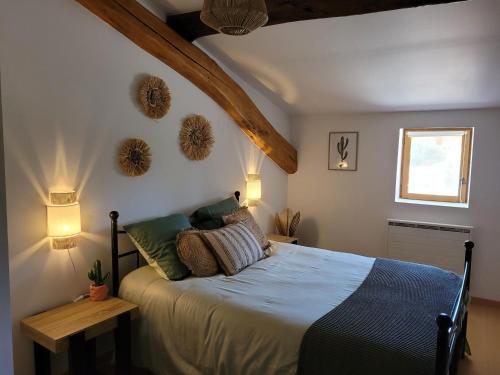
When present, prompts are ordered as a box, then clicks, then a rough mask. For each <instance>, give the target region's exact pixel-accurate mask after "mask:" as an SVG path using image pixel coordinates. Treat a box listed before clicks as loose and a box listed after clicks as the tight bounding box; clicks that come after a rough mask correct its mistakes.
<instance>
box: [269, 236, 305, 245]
mask: <svg viewBox="0 0 500 375" xmlns="http://www.w3.org/2000/svg"><path fill="white" fill-rule="evenodd" d="M267 239H268V240H271V241H276V242H284V243H291V244H294V245H297V244H298V243H299V239H298V238H297V237H288V236H282V235H281V234H274V233H269V234H268V235H267Z"/></svg>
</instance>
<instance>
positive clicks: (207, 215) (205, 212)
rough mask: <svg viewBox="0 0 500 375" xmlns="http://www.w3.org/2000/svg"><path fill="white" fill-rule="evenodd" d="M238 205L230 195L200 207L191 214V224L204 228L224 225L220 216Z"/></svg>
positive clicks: (215, 227) (208, 228)
mask: <svg viewBox="0 0 500 375" xmlns="http://www.w3.org/2000/svg"><path fill="white" fill-rule="evenodd" d="M239 206H240V205H239V203H238V201H237V200H236V198H235V197H234V196H232V197H229V198H227V199H224V200H222V201H219V202H217V203H214V204H211V205H209V206H205V207H201V208H199V209H197V210H196V211H195V213H194V214H193V215H191V217H190V221H191V224H192V225H193V227H195V228H198V229H204V230H210V229H217V228H221V227H223V226H224V221H223V220H222V216H223V215H227V214H229V213H231V212H233V211H234V210H236V209H237V208H238V207H239Z"/></svg>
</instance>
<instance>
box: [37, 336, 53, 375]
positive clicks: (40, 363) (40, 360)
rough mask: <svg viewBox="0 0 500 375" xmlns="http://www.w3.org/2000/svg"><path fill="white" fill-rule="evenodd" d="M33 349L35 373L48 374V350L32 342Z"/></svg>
mask: <svg viewBox="0 0 500 375" xmlns="http://www.w3.org/2000/svg"><path fill="white" fill-rule="evenodd" d="M33 348H34V351H35V374H36V375H50V373H51V370H50V351H49V350H48V349H47V348H45V347H43V346H42V345H40V344H38V343H36V342H35V343H33Z"/></svg>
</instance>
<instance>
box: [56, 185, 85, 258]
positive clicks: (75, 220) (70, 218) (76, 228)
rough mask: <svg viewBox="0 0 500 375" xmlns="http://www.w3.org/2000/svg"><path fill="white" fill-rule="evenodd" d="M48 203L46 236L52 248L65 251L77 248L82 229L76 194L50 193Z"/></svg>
mask: <svg viewBox="0 0 500 375" xmlns="http://www.w3.org/2000/svg"><path fill="white" fill-rule="evenodd" d="M50 203H51V204H50V205H48V206H47V235H48V236H49V237H51V238H52V248H53V249H61V250H62V249H65V250H66V249H71V248H74V247H77V246H78V235H79V234H80V232H81V231H82V228H81V223H80V203H78V202H76V193H75V192H74V191H70V192H51V193H50Z"/></svg>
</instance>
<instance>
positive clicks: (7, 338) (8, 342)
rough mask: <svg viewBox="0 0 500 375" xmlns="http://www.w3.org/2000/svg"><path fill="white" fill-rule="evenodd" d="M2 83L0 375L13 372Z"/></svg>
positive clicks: (0, 150)
mask: <svg viewBox="0 0 500 375" xmlns="http://www.w3.org/2000/svg"><path fill="white" fill-rule="evenodd" d="M1 86H2V85H1V83H0V374H10V373H11V372H12V324H11V316H10V287H9V286H10V282H9V249H8V241H7V212H6V204H5V198H6V197H5V168H4V165H5V163H4V152H3V125H2V119H3V116H2V93H1Z"/></svg>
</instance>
